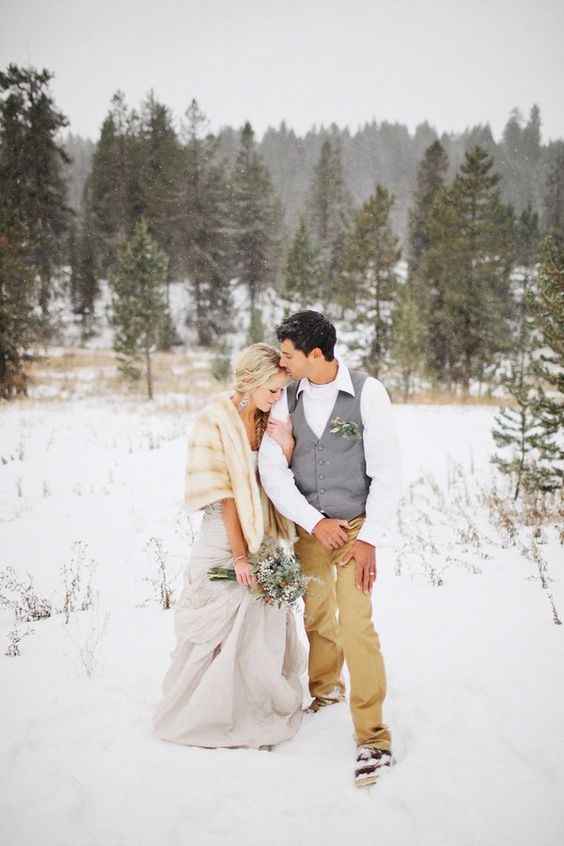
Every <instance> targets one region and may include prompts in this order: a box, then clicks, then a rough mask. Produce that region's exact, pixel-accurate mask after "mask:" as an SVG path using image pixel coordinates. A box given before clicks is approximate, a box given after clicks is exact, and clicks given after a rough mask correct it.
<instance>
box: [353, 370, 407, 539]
mask: <svg viewBox="0 0 564 846" xmlns="http://www.w3.org/2000/svg"><path fill="white" fill-rule="evenodd" d="M360 412H361V415H362V422H363V425H364V435H363V439H364V452H365V457H366V472H367V474H368V476H369V477H370V489H369V492H368V499H367V500H366V520H365V522H364V524H363V526H362V529H361V530H360V532H359V534H358V540H362V541H365V542H366V543H370V544H372V545H373V546H375V547H381V546H390V545H392V544H394V543H395V542H396V541H397V537H398V531H397V510H398V505H399V499H400V494H401V460H400V450H399V442H398V437H397V432H396V426H395V421H394V410H393V408H392V403H391V401H390V398H389V396H388V393H387V391H386V389H385V387H384V385H383V384H382V383H381V382H380V381H379V380H378V379H374V378H372V377H369V378H368V379H367V380H366V382H365V383H364V385H363V388H362V394H361V398H360Z"/></svg>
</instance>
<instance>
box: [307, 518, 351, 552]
mask: <svg viewBox="0 0 564 846" xmlns="http://www.w3.org/2000/svg"><path fill="white" fill-rule="evenodd" d="M348 528H349V524H348V523H347V521H346V520H337V519H334V518H332V517H324V518H323V520H320V521H319V523H316V525H315V526H314V527H313V531H312V535H315V537H316V538H317V540H318V541H319V543H320V544H322V546H324V547H325V549H340V548H341V547H342V546H344V545H345V544H346V542H347V541H348V539H349V535H348V532H347V529H348Z"/></svg>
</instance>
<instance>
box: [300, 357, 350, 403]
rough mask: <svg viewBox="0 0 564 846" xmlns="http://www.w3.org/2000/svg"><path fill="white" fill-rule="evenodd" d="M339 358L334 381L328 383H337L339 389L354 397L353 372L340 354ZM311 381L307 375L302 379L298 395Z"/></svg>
mask: <svg viewBox="0 0 564 846" xmlns="http://www.w3.org/2000/svg"><path fill="white" fill-rule="evenodd" d="M335 358H336V359H337V363H338V365H339V369H338V370H337V376H336V378H335V380H334V381H333V382H330V383H328V384H331V385H335V386H336V388H337V392H338V391H344V392H345V393H346V394H350V395H351V396H353V397H354V395H355V394H354V386H353V383H352V379H351V374H350V371H349V368H348V367H347V365H346V364H345V362H344V361H343V359H342V358H339V356H337V355H336V356H335ZM310 384H311V382H310V381H309V379H307V378H306V377H305V376H304V378H303V379H300V384H299V385H298V390H297V391H296V397H299V395H300V394H301V392H302V391H303V390H304V389H306V390H307V387H308V385H310Z"/></svg>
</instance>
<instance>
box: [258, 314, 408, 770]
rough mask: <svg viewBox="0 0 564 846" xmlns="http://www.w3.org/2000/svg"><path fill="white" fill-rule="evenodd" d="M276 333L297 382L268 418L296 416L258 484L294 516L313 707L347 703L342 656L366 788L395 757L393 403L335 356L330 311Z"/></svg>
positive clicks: (264, 457) (263, 454)
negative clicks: (389, 666) (379, 583)
mask: <svg viewBox="0 0 564 846" xmlns="http://www.w3.org/2000/svg"><path fill="white" fill-rule="evenodd" d="M276 331H277V336H278V340H279V341H280V344H281V355H282V359H281V365H282V366H283V367H284V368H285V369H286V371H287V372H288V374H289V375H290V377H291V378H292V379H293V380H294V381H293V382H292V383H291V384H290V385H289V386H288V388H287V390H286V392H285V394H284V395H283V396H282V398H281V399H280V401H279V402H278V403H277V404H276V405H275V406H274V408H273V410H272V418H273V419H277V420H287V419H288V416H289V418H290V419H291V421H292V430H293V438H294V440H295V447H294V452H293V455H292V459H291V462H290V465H289V466H288V463H287V461H286V458H285V457H284V454H283V452H282V449H281V448H280V446H279V445H278V444H277V443H276V442H275V441H274V440H273V439H272V438H263V441H262V445H261V448H260V452H259V470H260V475H261V481H262V484H263V487H264V489H265V491H266V493H267V494H268V496H269V497H270V499H271V500H272V501H273V503H274V505H275V506H276V508H277V509H278V510H279V511H280V512H281V513H282V514H284V515H285V516H286V517H288V518H289V519H290V520H293V521H294V522H295V523H296V525H297V530H298V542H297V544H296V554H297V555H298V557H299V559H300V562H301V565H302V570H303V572H304V573H305V575H307V576H313V577H314V578H313V579H312V581H310V582H309V586H308V589H307V594H306V597H305V618H304V619H305V627H306V632H307V636H308V640H309V647H310V649H309V688H310V693H311V695H312V697H313V701H312V703H311V705H310V706H309V709H308V710H309V711H310V712H314V713H315V712H317V711H318V710H319V709H320V708H323V707H326V706H329V705H333V704H335V703H338V702H341V701H343V699H344V690H345V688H344V684H343V679H342V672H341V671H342V667H343V661H344V660H345V661H346V663H347V668H348V671H349V676H350V709H351V713H352V718H353V723H354V728H355V735H356V742H357V754H356V764H355V781H356V784H357V785H359V786H361V785H364V784H370V783H372V782H374V781H375V780H376V777H377V774H378V770H379V768H380V767H382V766H389V765H390V763H391V759H392V756H391V737H390V732H389V730H388V728H387V726H386V725H385V724H384V722H383V716H382V704H383V701H384V697H385V693H386V674H385V669H384V661H383V658H382V654H381V652H380V643H379V639H378V635H377V633H376V631H375V630H374V626H373V623H372V603H371V592H372V586H373V584H374V581H375V579H376V551H377V549H378V548H380V547H381V546H383V545H386V543H389V542H390V538H391V534H392V531H393V529H392V525H393V520H394V517H395V509H396V506H397V500H398V496H399V483H400V480H399V460H398V449H397V441H396V436H395V431H394V424H393V418H392V409H391V403H390V400H389V397H388V394H387V393H386V389H385V388H384V386H383V385H382V383H381V382H379V381H378V380H377V379H374V378H372V377H370V376H367V375H366V374H364V373H361V372H359V371H355V370H349V369H348V367H347V365H346V364H345V362H344V361H342V360H341V359H338V358H336V357H335V355H334V348H335V343H336V332H335V327H334V326H333V325H332V323H330V322H329V321H328V320H327V318H325V317H324V315H322V314H319V313H318V312H315V311H301V312H299V313H297V314H294V315H292V316H290V317H288V318H287V319H286V320H284V321H283V323H282V324H281V325H280V326H279V327H278V328H277V330H276ZM274 425H277V424H274ZM337 615H338V616H337Z"/></svg>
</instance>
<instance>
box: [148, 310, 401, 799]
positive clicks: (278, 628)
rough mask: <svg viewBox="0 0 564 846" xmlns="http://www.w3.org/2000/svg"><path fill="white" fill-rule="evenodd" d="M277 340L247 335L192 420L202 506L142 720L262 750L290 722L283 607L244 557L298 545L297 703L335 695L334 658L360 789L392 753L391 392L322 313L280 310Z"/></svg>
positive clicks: (194, 479)
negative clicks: (301, 588)
mask: <svg viewBox="0 0 564 846" xmlns="http://www.w3.org/2000/svg"><path fill="white" fill-rule="evenodd" d="M277 337H278V340H279V342H280V351H279V350H277V349H275V348H274V347H271V346H269V345H267V344H253V345H251V346H250V347H248V348H247V349H246V350H244V351H243V352H242V353H241V354H240V355H239V357H238V359H237V362H236V364H235V381H234V389H233V391H232V392H230V394H229V395H226V396H222V397H220V398H218V399H217V400H215V401H213V402H211V403H210V404H209V405H208V406H207V407H206V408H205V409H204V411H203V412H201V413H200V414H199V415H198V417H197V419H196V421H195V424H194V427H193V429H192V432H191V435H190V439H189V455H188V467H187V474H186V502H187V504H188V506H189V507H190V508H191V509H192V510H203V512H204V514H203V518H202V526H201V531H200V535H199V538H198V541H197V542H196V544H195V545H194V547H193V549H192V555H191V560H190V565H189V567H188V569H187V572H186V576H185V584H184V589H183V591H182V594H181V595H180V597H179V599H178V601H177V604H176V606H175V612H174V614H175V618H174V625H175V634H176V648H175V649H174V651H173V653H172V655H171V664H170V666H169V669H168V671H167V673H166V675H165V677H164V680H163V683H162V698H161V700H160V702H159V703H158V705H157V708H156V710H155V713H154V717H153V727H154V731H155V733H156V735H157V736H158V737H160V738H161V739H163V740H167V741H171V742H174V743H182V744H187V745H191V746H201V747H211V748H215V747H250V748H255V749H257V748H270V747H272V746H274V745H276V744H278V743H281V742H283V741H285V740H289V739H290V738H292V737H293V736H294V734H295V733H296V732H297V731H298V729H299V727H300V724H301V721H302V717H303V713H304V712H303V709H302V704H303V703H302V695H303V694H302V685H301V676H302V672H303V669H304V656H303V648H302V644H301V641H300V638H299V636H298V632H297V629H296V619H295V614H294V612H293V611H292V610H291V609H290V608H288V607H287V606H286V607H277V606H276V605H272V604H266V603H264V602H260V601H259V602H257V601H256V594H255V593H253V592H252V591H253V588H254V587H255V575H254V573H253V569H252V567H251V564H250V561H249V555H250V554H252V553H255V552H256V551H257V550H258V549H259V547H260V545H261V542H262V540H263V538H264V537H265V535H266V536H271V537H273V538H284V539H286V540H290V541H294V540H295V541H296V544H295V552H296V555H297V558H298V560H299V562H300V565H301V569H302V571H303V573H304V575H305V576H306V577H310V578H309V579H308V581H307V588H306V593H305V596H304V625H305V630H306V633H307V638H308V641H309V660H308V670H309V692H310V694H311V697H312V701H311V703H310V704H309V707H308V708H307V711H308V712H309V713H312V714H315V713H317V712H318V711H319V710H320V709H322V708H326V707H329V706H333V705H335V704H337V703H339V702H342V701H343V700H344V698H345V686H344V683H343V678H342V669H343V663H344V662H346V665H347V669H348V673H349V679H350V691H349V704H350V710H351V714H352V720H353V724H354V734H355V739H356V750H355V756H354V778H355V782H356V784H357V785H359V786H362V785H365V784H369V783H372V782H373V781H375V780H376V777H377V775H378V771H379V769H380V768H381V767H384V766H389V765H390V763H391V761H392V755H391V737H390V732H389V729H388V727H387V726H386V724H385V723H384V719H383V713H382V706H383V701H384V697H385V694H386V675H385V669H384V662H383V658H382V654H381V651H380V643H379V639H378V635H377V633H376V631H375V629H374V626H373V622H372V602H371V594H372V587H373V584H374V580H375V579H376V554H377V551H378V549H379V548H380V547H382V546H384V545H386V544H387V543H389V538H390V535H391V534H392V523H393V520H394V516H395V509H396V505H397V498H398V492H399V466H398V453H397V442H396V437H395V432H394V426H393V419H392V410H391V403H390V400H389V397H388V395H387V393H386V390H385V388H384V386H383V385H382V383H381V382H379V381H378V380H377V379H374V378H371V377H369V376H366V374H364V373H361V372H359V371H353V370H349V369H348V367H347V366H346V364H345V362H344V361H342V360H341V359H338V358H336V357H335V355H334V348H335V343H336V333H335V328H334V326H333V325H332V324H331V323H330V322H329V321H328V320H327V319H326V318H325V317H324V316H323V315H322V314H319V313H318V312H315V311H303V312H299V313H298V314H295V315H292V316H290V317H288V318H287V319H286V320H284V321H283V323H282V324H281V325H280V326H279V327H278V328H277ZM289 380H291V381H289ZM296 532H297V538H296ZM226 566H228V567H232V568H234V570H235V575H236V580H234V581H221V582H218V581H212V580H210V578H209V575H208V572H209V570H210V569H211V568H213V567H226Z"/></svg>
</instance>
